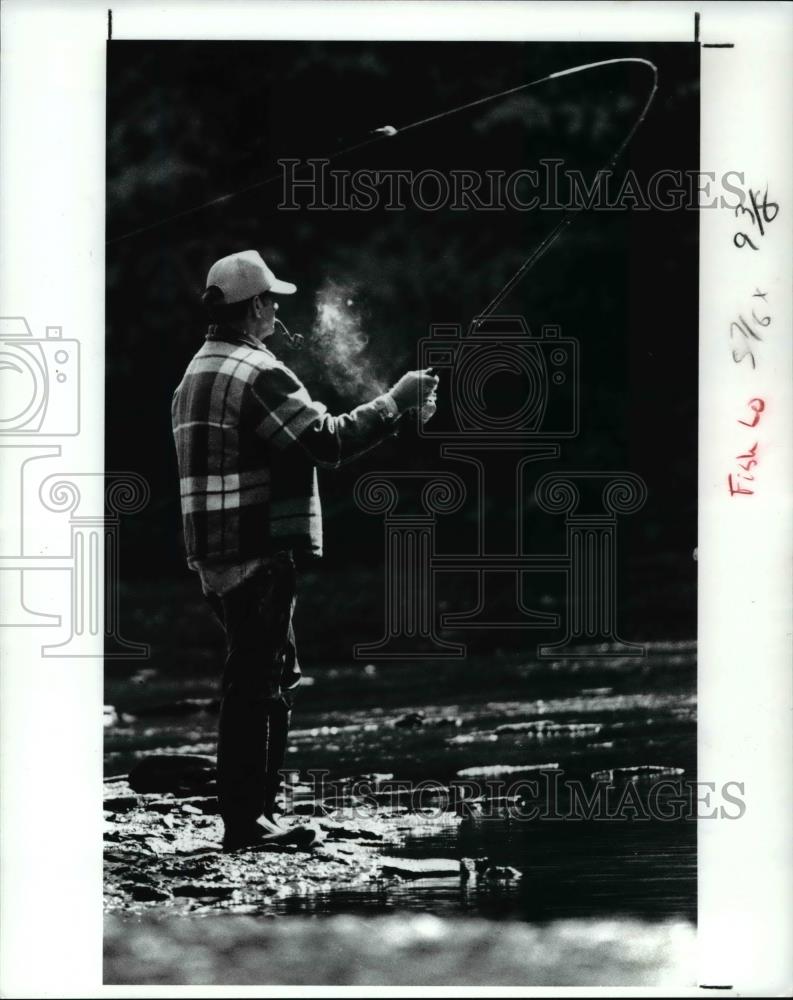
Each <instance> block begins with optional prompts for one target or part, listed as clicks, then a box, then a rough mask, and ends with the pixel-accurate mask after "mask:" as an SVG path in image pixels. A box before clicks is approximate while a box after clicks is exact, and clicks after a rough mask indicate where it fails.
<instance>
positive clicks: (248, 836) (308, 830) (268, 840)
mask: <svg viewBox="0 0 793 1000" xmlns="http://www.w3.org/2000/svg"><path fill="white" fill-rule="evenodd" d="M274 826H275V825H274ZM323 839H324V837H323V836H322V834H321V833H320V831H319V829H318V828H317V827H313V826H293V827H290V828H289V829H283V828H282V827H278V826H275V829H274V830H270V829H268V828H266V827H264V826H262V825H260V824H259V823H254V824H253V827H248V828H247V829H239V830H226V832H225V834H224V835H223V843H222V845H221V849H222V851H223V853H224V854H230V853H231V852H232V851H248V850H255V849H260V850H266V849H267V848H270V847H286V846H290V847H302V848H303V849H306V848H309V847H314V846H315V845H316V844H319V843H321V842H322V840H323Z"/></svg>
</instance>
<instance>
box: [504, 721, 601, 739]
mask: <svg viewBox="0 0 793 1000" xmlns="http://www.w3.org/2000/svg"><path fill="white" fill-rule="evenodd" d="M602 728H603V726H601V725H600V724H599V723H596V722H575V723H560V722H552V721H550V720H548V719H535V720H533V721H531V722H508V723H506V724H505V725H503V726H497V727H496V734H497V735H498V736H503V735H506V734H508V733H523V734H525V735H526V736H536V737H538V738H543V737H549V736H569V737H576V736H596V735H597V734H598V733H599V732H600V731H601V729H602Z"/></svg>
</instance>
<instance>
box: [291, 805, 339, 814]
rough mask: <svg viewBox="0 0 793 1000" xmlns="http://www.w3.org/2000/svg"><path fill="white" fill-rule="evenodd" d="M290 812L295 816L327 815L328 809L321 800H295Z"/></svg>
mask: <svg viewBox="0 0 793 1000" xmlns="http://www.w3.org/2000/svg"><path fill="white" fill-rule="evenodd" d="M292 812H293V813H294V814H295V816H327V815H328V813H329V812H330V809H328V808H327V806H324V805H323V804H322V803H321V802H297V803H295V806H294V808H293V809H292Z"/></svg>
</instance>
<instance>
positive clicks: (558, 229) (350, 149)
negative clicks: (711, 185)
mask: <svg viewBox="0 0 793 1000" xmlns="http://www.w3.org/2000/svg"><path fill="white" fill-rule="evenodd" d="M621 63H635V64H639V65H643V66H646V67H647V68H648V69H650V70H651V71H652V74H653V82H652V87H651V88H650V90H649V92H648V95H647V99H646V101H645V103H644V106H643V107H642V110H641V112H640V113H639V116H638V117H637V118H636V120H635V121H634V123H633V125H632V126H631V127H630V129H629V130H628V132H627V134H626V135H625V136H624V138H623V139H622V141H621V142H620V143H619V145H618V146H617V148H616V150H615V151H614V152H613V153H612V155H611V156H610V157H609V159H608V160H607V161H606V162H605V164H604V166H602V167H600V168H599V170H598V173H600V172H601V171H604V170H606V171H607V170H610V169H611V168H612V167H613V166H614V164H615V163H616V161H617V160H618V159H619V158H620V156H621V155H622V153H623V152H624V151H625V149H626V147H627V145H628V143H629V142H630V141H631V139H632V138H633V136H634V134H635V133H636V130H637V129H638V128H639V126H640V125H641V124H642V122H643V121H644V119H645V118H646V117H647V114H648V112H649V110H650V106H651V105H652V103H653V100H654V98H655V94H656V91H657V90H658V67H657V66H656V65H655V63H653V62H651V61H650V60H649V59H644V58H642V57H640V56H621V57H618V58H616V59H601V60H599V61H597V62H591V63H582V64H580V65H578V66H570V67H568V68H567V69H562V70H557V71H556V72H555V73H548V74H547V75H546V76H541V77H538V78H537V79H536V80H530V81H529V82H528V83H521V84H518V86H516V87H509V88H508V89H507V90H500V91H498V92H496V93H493V94H487V95H485V96H484V97H479V98H477V99H476V100H473V101H468V102H467V103H466V104H459V105H458V106H457V107H454V108H449V109H448V110H446V111H440V112H438V113H436V114H433V115H429V116H427V117H426V118H420V119H418V120H416V121H414V122H409V123H408V124H407V125H402V126H401V127H399V128H395V127H394V126H393V125H381V126H379V127H378V128H374V129H371V130H370V131H369V132H368V133H367V134H366V135H365V136H364V137H363V138H362V139H359V140H357V141H355V142H352V143H351V144H350V145H348V146H345V147H344V148H343V149H340V150H337V151H336V152H334V153H332V154H329V155H327V156H325V157H324V159H325V160H326V161H327V162H332V161H333V160H337V159H339V158H340V157H342V156H348V155H349V154H350V153H354V152H356V151H357V150H359V149H363V148H364V147H366V146H370V145H372V144H373V143H376V142H382V141H384V140H386V139H393V138H395V137H397V136H400V135H404V134H405V133H406V132H410V131H412V130H413V129H417V128H424V127H425V126H427V125H431V124H433V123H437V122H439V121H441V120H442V119H444V118H449V117H450V116H451V115H456V114H460V113H461V112H463V111H470V110H471V109H472V108H477V107H482V106H484V105H485V104H489V103H492V102H493V101H498V100H501V99H502V98H504V97H510V96H512V95H513V94H519V93H521V92H523V91H524V90H529V89H530V88H532V87H538V86H540V84H543V83H547V82H548V81H550V80H558V79H560V78H561V77H565V76H574V75H575V74H577V73H586V72H588V71H590V70H594V69H601V68H603V67H605V66H616V65H618V64H621ZM280 177H281V174H280V173H277V174H270V175H269V176H267V177H264V178H262V179H261V180H258V181H255V182H254V183H253V184H248V185H246V186H245V187H242V188H238V189H237V190H236V191H231V192H229V193H228V194H224V195H220V196H219V197H217V198H212V199H210V200H209V201H205V202H203V203H202V204H200V205H195V206H193V207H192V208H187V209H184V210H183V211H181V212H175V213H174V214H173V215H169V216H167V217H166V218H164V219H160V220H159V221H157V222H153V223H150V224H149V225H147V226H141V227H140V228H138V229H134V230H132V231H131V232H128V233H124V234H123V235H121V236H116V237H114V238H113V239H110V240H107V241H106V244H105V245H106V246H111V245H114V244H116V243H121V242H122V241H124V240H128V239H133V238H134V237H136V236H141V235H142V234H144V233H148V232H151V231H152V230H154V229H159V228H160V227H161V226H165V225H167V224H169V223H171V222H175V221H177V220H179V219H184V218H187V217H188V216H190V215H194V214H195V213H196V212H201V211H203V210H204V209H207V208H211V207H213V206H215V205H222V204H226V203H228V202H229V201H231V200H232V199H233V198H237V197H239V196H240V195H242V194H247V193H249V192H250V191H255V190H257V189H258V188H261V187H265V186H266V185H267V184H272V183H273V182H274V181H276V180H279V179H280ZM583 211H584V209H583V208H576V209H565V211H564V214H563V215H562V218H561V219H560V220H559V222H558V223H557V224H556V226H554V228H553V229H552V230H551V231H550V232H549V233H548V234H547V235H546V236H545V237H543V239H542V240H541V241H540V242H539V243H538V244H537V246H536V247H535V248H534V249H533V250H532V252H531V253H530V254H529V256H528V257H526V259H525V260H524V261H523V263H522V264H521V265H520V267H519V268H518V269H517V271H515V273H514V274H513V275H512V277H511V278H509V279H508V280H507V282H506V283H505V284H504V285H503V286H502V288H501V289H500V290H499V291H498V292H497V293H496V295H495V296H494V297H493V298H492V299H491V300H490V302H488V304H487V305H486V306H485V307H484V309H483V310H482V312H480V313H479V314H478V316H477V317H476V320H475V321H474V323H475V326H479V325H480V324H481V323H482V322H483V321H484V320H485V319H486V318H487V317H488V316H491V315H492V314H493V312H494V311H495V310H496V309H497V308H498V307H499V305H501V303H502V302H503V301H504V299H505V298H506V297H507V295H509V293H510V292H511V291H512V289H513V288H514V287H515V286H516V285H517V284H518V283H519V282H520V281H522V279H523V278H524V277H525V276H526V274H528V272H529V271H530V270H531V268H532V267H534V265H535V264H536V263H537V261H539V260H540V258H541V257H543V256H544V255H545V254H546V253H547V251H548V250H549V249H550V247H551V246H552V245H553V244H554V243H555V242H556V240H557V239H558V238H559V236H561V234H562V232H564V230H565V229H566V228H567V227H568V226H569V225H570V224H571V223H572V222H573V220H574V219H575V218H576V217H577V216H578V215H580V214H581V213H582V212H583Z"/></svg>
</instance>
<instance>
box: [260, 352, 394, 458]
mask: <svg viewBox="0 0 793 1000" xmlns="http://www.w3.org/2000/svg"><path fill="white" fill-rule="evenodd" d="M252 390H253V394H254V396H255V398H256V399H257V401H258V402H259V404H260V405H261V409H262V420H261V422H260V423H259V424H258V426H257V433H258V434H259V436H260V437H262V438H263V439H264V440H265V441H267V442H268V444H270V445H271V446H272V447H274V448H277V449H279V450H285V449H287V448H290V447H294V446H299V447H301V448H302V449H304V450H305V451H306V452H307V453H308V455H309V457H310V458H311V460H312V461H313V462H315V463H316V464H317V465H320V466H324V467H327V468H332V469H335V468H338V467H339V466H340V465H343V464H344V463H345V462H349V461H351V460H352V459H354V458H356V457H357V456H358V455H361V454H362V453H363V452H365V451H368V450H369V449H370V448H373V447H374V446H375V445H376V444H378V443H379V442H380V441H382V440H383V438H385V437H387V436H388V435H389V434H392V433H393V432H394V430H395V429H396V426H397V423H398V420H399V414H398V412H396V411H395V407H394V406H392V405H390V404H391V400H390V399H388V398H386V397H384V396H378V397H377V398H376V399H373V400H372V401H371V402H369V403H363V404H362V405H361V406H356V408H355V409H354V410H352V411H351V412H350V413H343V414H341V415H340V416H335V417H334V416H331V415H330V414H329V413H328V411H327V407H326V406H325V405H324V403H318V402H315V401H314V400H313V399H312V398H311V396H310V395H309V392H308V390H307V389H306V387H305V386H304V385H303V383H302V382H301V381H300V379H299V378H298V377H297V376H296V375H295V374H294V373H293V372H291V371H290V370H289V369H288V368H286V367H278V368H270V369H268V370H267V371H263V372H262V373H261V374H260V375H259V377H258V378H257V379H256V380H255V382H254V383H253V385H252Z"/></svg>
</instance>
